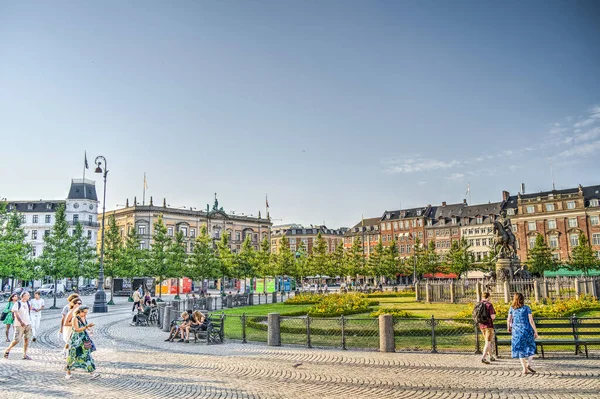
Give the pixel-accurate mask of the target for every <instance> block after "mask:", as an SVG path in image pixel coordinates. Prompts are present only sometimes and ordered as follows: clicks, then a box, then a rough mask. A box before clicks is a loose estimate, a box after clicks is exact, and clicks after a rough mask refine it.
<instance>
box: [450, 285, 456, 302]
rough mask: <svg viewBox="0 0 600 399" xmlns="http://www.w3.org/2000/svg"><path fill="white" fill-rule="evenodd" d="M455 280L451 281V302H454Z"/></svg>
mask: <svg viewBox="0 0 600 399" xmlns="http://www.w3.org/2000/svg"><path fill="white" fill-rule="evenodd" d="M454 289H455V288H454V280H452V281H450V303H454Z"/></svg>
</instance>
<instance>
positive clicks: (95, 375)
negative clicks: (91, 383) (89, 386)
mask: <svg viewBox="0 0 600 399" xmlns="http://www.w3.org/2000/svg"><path fill="white" fill-rule="evenodd" d="M96 378H100V374H98V373H92V375H91V376H90V380H95V379H96Z"/></svg>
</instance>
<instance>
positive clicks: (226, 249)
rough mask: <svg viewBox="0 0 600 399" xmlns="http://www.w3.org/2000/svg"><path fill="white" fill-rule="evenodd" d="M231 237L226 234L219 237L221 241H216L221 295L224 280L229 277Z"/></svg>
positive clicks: (230, 269) (223, 290)
mask: <svg viewBox="0 0 600 399" xmlns="http://www.w3.org/2000/svg"><path fill="white" fill-rule="evenodd" d="M230 240H231V237H230V236H229V234H228V233H227V232H224V233H223V234H222V235H221V239H220V240H219V241H217V258H218V259H219V263H218V266H219V267H218V270H219V278H220V279H221V293H222V294H224V293H225V278H226V277H231V275H232V270H233V264H234V257H233V254H232V253H231V244H230Z"/></svg>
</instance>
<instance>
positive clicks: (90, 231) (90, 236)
mask: <svg viewBox="0 0 600 399" xmlns="http://www.w3.org/2000/svg"><path fill="white" fill-rule="evenodd" d="M91 239H92V230H88V240H91Z"/></svg>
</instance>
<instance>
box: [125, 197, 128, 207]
mask: <svg viewBox="0 0 600 399" xmlns="http://www.w3.org/2000/svg"><path fill="white" fill-rule="evenodd" d="M125 208H129V198H127V200H126V201H125Z"/></svg>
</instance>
